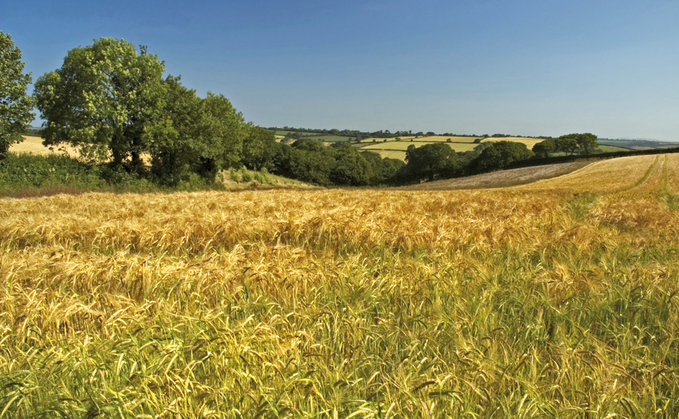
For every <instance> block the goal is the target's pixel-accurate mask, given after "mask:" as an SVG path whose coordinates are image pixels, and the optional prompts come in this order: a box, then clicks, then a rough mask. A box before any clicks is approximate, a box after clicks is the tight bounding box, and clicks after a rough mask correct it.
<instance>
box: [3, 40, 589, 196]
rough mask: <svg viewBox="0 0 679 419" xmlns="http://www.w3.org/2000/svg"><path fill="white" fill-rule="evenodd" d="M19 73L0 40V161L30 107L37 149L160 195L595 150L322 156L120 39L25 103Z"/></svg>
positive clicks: (407, 174) (386, 179)
mask: <svg viewBox="0 0 679 419" xmlns="http://www.w3.org/2000/svg"><path fill="white" fill-rule="evenodd" d="M23 67H24V63H23V62H21V52H20V50H19V49H18V48H17V47H15V46H14V45H13V42H12V40H11V37H10V36H9V35H6V34H4V33H2V32H0V89H1V90H0V157H1V156H2V155H4V154H5V153H6V152H7V150H8V148H9V146H10V145H11V144H13V143H16V142H20V141H21V140H22V135H21V134H22V133H23V132H24V131H25V130H26V129H27V128H28V124H29V123H30V121H31V120H32V119H33V116H34V115H33V112H32V109H33V107H37V109H38V110H39V112H40V115H41V117H42V119H43V120H44V121H45V122H44V124H43V126H44V129H43V130H42V131H41V136H42V138H43V144H44V145H46V146H56V145H59V144H63V143H67V144H70V145H71V146H74V147H77V148H79V149H80V151H81V153H82V154H83V156H85V157H87V158H89V159H91V161H98V162H102V161H106V162H107V163H106V165H108V167H109V168H110V169H111V170H112V171H113V172H121V173H126V174H133V175H138V176H147V177H149V178H150V179H152V180H153V181H155V182H157V183H160V184H163V185H168V186H172V185H176V184H178V183H179V182H182V181H186V180H187V179H190V178H191V177H195V176H198V177H200V178H202V179H204V180H205V181H206V182H214V181H215V179H217V178H218V177H219V176H218V175H219V173H220V172H221V171H222V170H225V169H228V168H239V167H242V166H245V167H247V168H248V169H252V170H266V171H268V172H271V173H274V174H279V175H282V176H286V177H290V178H293V179H299V180H302V181H305V182H310V183H314V184H319V185H324V186H331V185H341V186H368V185H380V184H394V183H410V182H417V181H421V180H435V179H440V178H446V177H453V176H461V175H466V174H472V173H480V172H485V171H491V170H498V169H503V168H505V167H507V165H509V164H511V163H512V162H514V161H517V160H522V159H528V158H531V157H532V156H533V155H534V154H536V155H539V156H542V157H544V156H548V155H550V153H556V152H566V153H591V152H593V150H595V149H596V147H597V145H596V136H593V135H592V134H570V135H568V136H563V137H560V138H558V139H548V140H545V141H543V142H542V143H539V144H537V145H536V147H534V148H533V151H531V150H528V149H527V148H526V146H525V145H523V144H520V143H516V142H508V141H499V142H492V143H491V142H488V143H486V142H482V143H480V144H479V145H478V146H477V147H476V148H475V149H474V150H473V151H470V152H467V153H456V152H455V151H454V150H453V149H452V148H450V147H449V146H448V145H447V144H443V143H440V144H429V145H425V146H422V147H419V148H416V147H415V146H411V147H409V148H408V150H407V152H406V162H405V163H404V162H402V161H400V160H396V159H382V158H381V157H380V156H379V155H378V154H376V153H372V152H365V151H359V150H358V149H357V148H355V147H353V146H352V145H350V144H348V143H346V142H345V143H337V144H335V145H334V146H331V147H328V146H326V145H325V144H324V143H323V142H321V141H318V140H311V139H305V138H301V139H298V140H297V141H295V142H294V143H292V144H290V145H288V144H284V143H280V142H277V141H276V140H275V135H274V132H273V131H271V130H270V129H266V128H262V127H259V126H256V125H255V124H253V123H250V122H246V121H245V119H244V117H243V115H242V114H241V113H240V112H238V111H237V110H236V109H235V108H234V107H233V105H232V104H231V102H230V101H229V100H228V99H227V98H226V97H224V96H223V95H221V94H215V93H212V92H208V93H207V95H206V97H204V98H201V97H199V96H198V95H197V94H196V91H195V90H193V89H189V88H187V87H186V86H184V85H183V84H182V83H181V79H180V77H177V76H173V75H168V76H164V72H165V64H164V62H163V61H161V60H159V59H158V56H157V55H153V54H150V53H148V50H147V48H146V47H139V48H135V47H134V46H133V45H132V44H130V43H129V42H126V41H124V40H122V39H116V38H100V39H98V40H94V42H93V43H92V44H91V45H88V46H85V47H78V48H74V49H72V50H70V51H68V53H67V55H66V57H65V58H64V62H63V65H62V66H61V68H58V69H56V70H54V71H50V72H48V73H46V74H44V75H42V76H40V77H39V78H38V79H37V81H36V83H35V86H34V94H33V96H32V97H31V96H29V95H28V94H26V87H27V85H28V84H29V83H30V82H31V75H30V74H23ZM319 131H322V132H324V133H326V132H327V133H328V134H333V135H343V134H352V135H356V136H361V135H365V134H363V133H361V132H359V131H355V130H354V131H349V130H343V131H340V130H336V129H333V130H316V132H319ZM369 134H370V135H371V136H373V137H383V136H384V137H386V136H391V135H393V134H392V133H390V132H389V131H388V130H387V131H377V132H372V133H369ZM397 134H405V132H401V131H398V132H397ZM408 134H411V132H410V131H409V132H408ZM416 134H420V135H434V133H433V132H428V133H427V134H422V133H416Z"/></svg>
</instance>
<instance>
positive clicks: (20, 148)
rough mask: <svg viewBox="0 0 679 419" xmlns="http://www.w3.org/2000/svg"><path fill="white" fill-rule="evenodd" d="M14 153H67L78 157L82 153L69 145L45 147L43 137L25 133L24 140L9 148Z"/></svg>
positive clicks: (42, 154)
mask: <svg viewBox="0 0 679 419" xmlns="http://www.w3.org/2000/svg"><path fill="white" fill-rule="evenodd" d="M9 151H10V152H12V153H17V154H18V153H31V154H37V155H41V156H45V155H48V154H65V155H68V156H71V157H78V156H79V155H80V154H79V152H78V150H77V149H75V148H73V147H71V146H69V145H61V146H59V147H45V146H44V145H42V138H40V137H35V136H32V135H24V141H23V142H21V143H19V144H12V146H11V147H10V148H9Z"/></svg>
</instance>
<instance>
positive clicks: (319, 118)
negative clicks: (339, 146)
mask: <svg viewBox="0 0 679 419" xmlns="http://www.w3.org/2000/svg"><path fill="white" fill-rule="evenodd" d="M0 30H2V31H3V32H5V33H9V34H10V35H12V38H13V40H14V43H15V45H17V46H18V47H19V48H20V49H21V51H22V53H23V59H24V61H26V70H27V71H30V72H32V73H33V77H34V79H36V78H37V77H38V76H40V75H42V74H44V73H45V72H47V71H50V70H54V69H57V68H59V67H60V66H61V64H62V62H63V58H64V56H65V55H66V53H67V52H68V50H70V49H72V48H75V47H78V46H85V45H89V44H91V43H92V40H93V39H95V38H100V37H115V38H123V39H125V40H127V41H129V42H132V43H133V44H135V45H147V46H148V51H149V52H150V53H152V54H157V55H158V56H159V58H160V59H161V60H163V61H165V64H166V72H167V73H168V74H174V75H180V76H181V77H182V81H183V83H184V84H185V85H186V86H187V87H189V88H193V89H196V91H197V92H198V93H199V94H200V95H201V96H204V95H205V93H206V92H207V91H212V92H215V93H222V94H224V95H225V96H226V97H228V98H229V99H230V100H231V102H232V103H233V104H234V106H235V107H236V108H237V109H238V110H240V111H241V112H243V114H244V116H245V119H246V120H249V121H252V122H254V123H256V124H258V125H262V126H267V127H268V126H286V125H287V126H294V127H308V128H339V129H344V128H350V129H360V130H380V129H389V130H391V131H396V130H413V131H435V132H453V133H459V134H477V135H481V134H494V133H507V134H517V135H535V136H537V135H551V136H558V135H562V134H566V133H571V132H592V133H594V134H597V135H598V136H599V137H609V138H649V139H658V140H668V141H679V1H676V0H667V1H662V0H658V1H655V0H648V1H639V0H504V1H499V0H418V1H416V0H391V1H388V0H333V1H330V0H287V1H283V0H241V1H235V0H224V1H214V0H207V1H203V0H194V1H175V0H164V1H158V0H136V1H130V0H116V1H109V0H95V1H92V0H89V1H83V0H69V1H59V2H57V1H47V0H25V1H12V0H5V1H2V2H0Z"/></svg>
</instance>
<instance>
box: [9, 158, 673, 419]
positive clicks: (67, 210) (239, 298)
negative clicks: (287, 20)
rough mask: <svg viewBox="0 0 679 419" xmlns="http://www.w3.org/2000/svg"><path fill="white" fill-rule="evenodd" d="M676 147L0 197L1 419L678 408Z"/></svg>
mask: <svg viewBox="0 0 679 419" xmlns="http://www.w3.org/2000/svg"><path fill="white" fill-rule="evenodd" d="M677 188H679V156H677V155H674V154H673V155H667V156H660V157H657V158H656V157H655V156H648V157H633V158H624V159H616V160H610V161H602V162H599V163H595V164H592V165H590V166H588V167H586V168H584V169H581V170H580V171H578V172H575V173H573V174H571V175H567V176H563V177H560V178H555V179H552V180H547V181H541V182H537V183H535V184H532V185H530V186H522V187H515V188H508V189H497V190H486V191H437V192H405V191H389V190H327V191H246V192H238V193H228V192H202V193H177V194H136V195H135V194H121V195H116V194H103V193H98V194H95V193H93V194H85V195H80V196H68V195H58V196H52V197H44V198H31V199H9V198H6V199H2V200H0V249H2V251H1V252H0V342H1V344H0V417H6V418H29V417H30V418H32V417H46V418H52V417H68V418H96V417H148V418H178V417H187V418H194V417H204V418H222V417H228V418H230V417H244V418H255V417H265V418H275V417H320V418H322V417H327V418H340V417H344V418H347V417H355V418H356V417H370V418H387V417H391V418H396V417H408V418H410V417H419V418H428V417H470V418H471V417H601V418H603V417H634V416H636V417H649V416H654V415H655V416H658V417H676V416H677V414H679V299H678V298H679V262H678V261H677V259H678V258H677V254H678V253H679V213H678V212H677V209H678V208H677V205H676V202H677V198H676V197H677V195H676V193H677V192H676V191H678V190H679V189H677Z"/></svg>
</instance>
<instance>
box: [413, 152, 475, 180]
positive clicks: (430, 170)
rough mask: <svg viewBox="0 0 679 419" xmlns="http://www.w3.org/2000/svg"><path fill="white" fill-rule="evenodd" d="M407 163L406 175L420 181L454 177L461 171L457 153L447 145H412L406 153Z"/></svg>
mask: <svg viewBox="0 0 679 419" xmlns="http://www.w3.org/2000/svg"><path fill="white" fill-rule="evenodd" d="M406 162H408V165H407V170H406V175H407V176H408V177H411V178H414V179H418V180H419V179H428V180H430V181H431V180H435V179H437V178H448V177H453V176H454V175H456V174H457V173H459V171H460V169H461V161H460V158H459V157H458V155H457V153H455V151H454V150H453V149H452V148H450V147H449V146H448V145H447V144H445V143H435V144H426V145H424V146H422V147H415V146H414V145H411V146H409V147H408V150H407V151H406Z"/></svg>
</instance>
